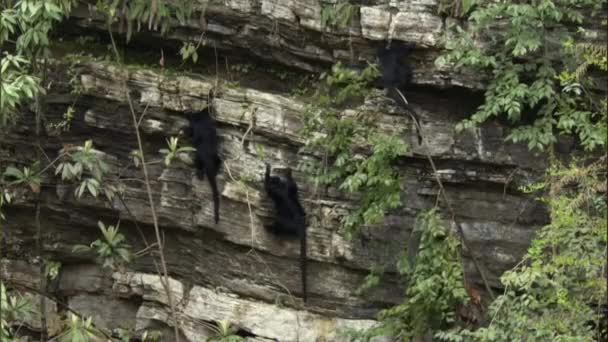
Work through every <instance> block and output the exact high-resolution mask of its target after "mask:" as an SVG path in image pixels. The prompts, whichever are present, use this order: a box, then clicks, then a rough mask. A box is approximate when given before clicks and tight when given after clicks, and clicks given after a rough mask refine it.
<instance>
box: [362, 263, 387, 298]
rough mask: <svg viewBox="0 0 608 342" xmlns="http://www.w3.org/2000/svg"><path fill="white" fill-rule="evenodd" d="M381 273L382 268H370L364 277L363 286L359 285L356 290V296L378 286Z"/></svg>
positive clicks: (382, 271)
mask: <svg viewBox="0 0 608 342" xmlns="http://www.w3.org/2000/svg"><path fill="white" fill-rule="evenodd" d="M382 273H384V267H381V266H375V267H372V269H371V270H370V272H369V274H368V275H367V276H365V280H364V281H363V284H361V286H359V288H357V291H356V292H357V295H362V294H363V293H365V291H367V290H369V289H372V288H375V287H376V286H378V285H379V284H380V278H381V277H382Z"/></svg>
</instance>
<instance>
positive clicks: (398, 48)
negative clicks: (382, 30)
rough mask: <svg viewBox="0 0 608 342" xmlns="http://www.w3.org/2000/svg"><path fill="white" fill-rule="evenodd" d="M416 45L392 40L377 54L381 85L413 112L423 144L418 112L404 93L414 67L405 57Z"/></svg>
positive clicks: (417, 131)
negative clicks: (410, 104)
mask: <svg viewBox="0 0 608 342" xmlns="http://www.w3.org/2000/svg"><path fill="white" fill-rule="evenodd" d="M414 46H415V45H414V44H407V45H406V44H400V43H395V42H391V43H389V46H388V47H387V46H385V45H383V46H380V47H379V48H378V51H377V54H378V60H379V61H380V75H381V76H380V85H381V86H382V87H383V88H385V89H386V90H387V92H388V93H387V96H388V97H390V98H391V99H393V100H395V101H396V102H397V104H399V105H400V106H401V107H403V108H404V109H406V110H408V111H409V112H411V114H412V120H414V126H415V127H416V134H417V135H418V144H422V134H421V132H420V120H419V119H418V114H417V113H416V112H415V111H414V110H413V109H412V108H411V107H410V106H409V103H408V101H407V99H406V98H405V96H404V95H403V90H404V89H405V87H406V86H408V85H409V84H411V83H412V68H411V66H410V65H409V63H407V61H404V58H405V59H407V58H408V57H409V55H411V53H412V50H413V49H414Z"/></svg>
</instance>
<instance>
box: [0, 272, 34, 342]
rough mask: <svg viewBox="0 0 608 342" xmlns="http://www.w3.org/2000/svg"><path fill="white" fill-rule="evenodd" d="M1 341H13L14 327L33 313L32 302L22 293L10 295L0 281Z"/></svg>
mask: <svg viewBox="0 0 608 342" xmlns="http://www.w3.org/2000/svg"><path fill="white" fill-rule="evenodd" d="M0 308H1V310H0V341H13V334H14V331H13V327H15V326H20V325H21V324H23V322H24V320H25V319H26V318H27V317H30V316H31V315H32V313H33V307H32V304H31V303H30V302H29V301H28V300H27V299H26V298H24V297H22V296H20V295H18V294H17V295H9V294H8V293H7V291H6V288H5V287H4V284H3V283H2V282H0Z"/></svg>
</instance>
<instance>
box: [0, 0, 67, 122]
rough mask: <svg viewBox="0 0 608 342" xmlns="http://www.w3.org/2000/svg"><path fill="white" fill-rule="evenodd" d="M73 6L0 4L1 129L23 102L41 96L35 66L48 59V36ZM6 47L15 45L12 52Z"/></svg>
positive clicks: (28, 0)
mask: <svg viewBox="0 0 608 342" xmlns="http://www.w3.org/2000/svg"><path fill="white" fill-rule="evenodd" d="M72 3H73V1H72V0H48V1H35V0H19V1H10V0H9V1H3V2H2V3H0V11H1V12H0V48H2V50H3V56H2V63H1V64H0V127H2V126H5V125H6V124H7V123H8V122H10V121H11V120H12V119H14V116H15V114H16V113H17V109H18V107H19V106H20V105H21V104H22V103H23V102H24V101H25V100H33V99H34V98H35V96H36V94H39V93H42V92H43V88H42V87H41V86H40V81H41V79H40V78H39V75H38V73H40V68H38V67H37V65H36V63H37V62H38V59H39V58H40V57H48V55H49V50H48V45H49V33H50V31H51V30H52V28H53V26H54V25H55V24H56V23H58V22H60V21H61V20H63V18H64V17H65V16H66V15H67V13H69V12H70V10H71V8H72ZM7 43H11V44H14V48H13V47H11V48H10V49H7V48H6V45H7ZM8 51H12V52H11V53H9V52H8ZM28 61H29V62H28Z"/></svg>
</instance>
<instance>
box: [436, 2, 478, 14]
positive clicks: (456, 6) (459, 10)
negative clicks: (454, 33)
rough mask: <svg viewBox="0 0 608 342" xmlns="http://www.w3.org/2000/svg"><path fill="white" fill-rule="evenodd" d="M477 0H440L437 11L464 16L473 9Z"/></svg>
mask: <svg viewBox="0 0 608 342" xmlns="http://www.w3.org/2000/svg"><path fill="white" fill-rule="evenodd" d="M475 2H476V1H475V0H440V1H439V7H438V8H437V13H439V14H441V15H444V16H449V17H453V18H464V17H466V16H467V15H468V14H469V12H471V10H472V9H473V6H474V5H475Z"/></svg>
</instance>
